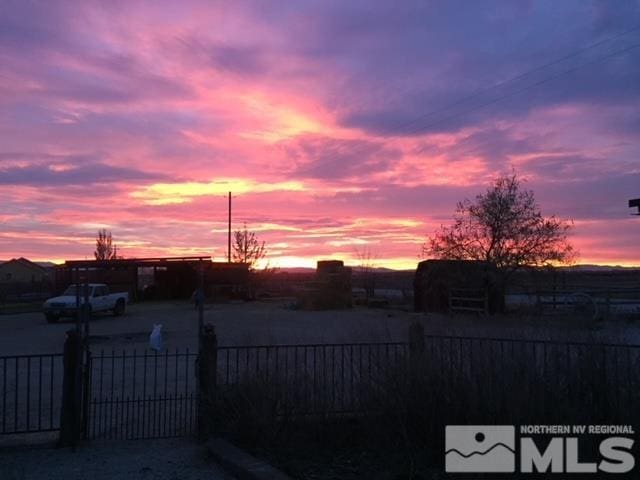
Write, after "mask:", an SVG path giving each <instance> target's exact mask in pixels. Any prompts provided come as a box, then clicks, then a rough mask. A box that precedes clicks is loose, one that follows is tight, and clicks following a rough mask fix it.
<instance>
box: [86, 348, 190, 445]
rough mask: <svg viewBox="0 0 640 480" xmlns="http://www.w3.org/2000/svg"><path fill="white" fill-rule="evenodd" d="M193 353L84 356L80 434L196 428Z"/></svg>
mask: <svg viewBox="0 0 640 480" xmlns="http://www.w3.org/2000/svg"><path fill="white" fill-rule="evenodd" d="M197 356H198V355H197V353H194V352H190V351H189V349H186V350H185V351H182V352H181V351H179V350H175V351H174V352H169V351H168V350H167V351H164V352H160V353H159V352H155V351H149V350H145V351H144V352H137V351H136V350H134V351H133V352H128V353H127V352H125V351H120V352H116V351H111V352H107V353H105V352H104V351H102V352H100V354H98V355H95V356H92V357H90V358H89V361H88V365H89V367H88V368H89V369H88V372H87V373H88V378H87V380H86V381H87V387H88V390H87V392H88V394H87V397H88V398H87V401H86V407H85V415H84V436H85V438H87V439H143V438H166V437H177V436H185V435H191V434H193V433H195V431H196V420H197V418H196V414H197V399H198V384H197V377H196V374H197V370H196V367H197V366H196V359H197Z"/></svg>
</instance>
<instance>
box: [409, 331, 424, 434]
mask: <svg viewBox="0 0 640 480" xmlns="http://www.w3.org/2000/svg"><path fill="white" fill-rule="evenodd" d="M425 361H426V355H425V337H424V326H423V325H422V324H421V323H419V322H413V323H412V324H411V325H409V398H408V401H407V414H408V416H409V418H408V421H409V423H408V424H409V425H411V424H412V423H413V422H415V420H416V419H418V418H420V409H421V408H424V407H425V405H424V402H423V401H421V400H423V399H421V394H422V393H423V392H422V388H421V385H424V384H425V382H426V381H427V380H426V379H425V378H423V377H424V372H425V371H426V369H425Z"/></svg>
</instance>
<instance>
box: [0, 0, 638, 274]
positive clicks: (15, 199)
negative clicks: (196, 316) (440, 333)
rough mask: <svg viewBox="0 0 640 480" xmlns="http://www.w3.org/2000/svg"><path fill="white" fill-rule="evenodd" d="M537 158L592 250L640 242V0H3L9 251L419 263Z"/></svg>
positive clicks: (560, 208) (538, 173)
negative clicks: (465, 207)
mask: <svg viewBox="0 0 640 480" xmlns="http://www.w3.org/2000/svg"><path fill="white" fill-rule="evenodd" d="M511 171H515V172H517V174H518V175H520V176H521V177H522V178H524V179H526V186H527V188H531V189H533V190H534V191H535V193H536V198H537V200H538V202H539V204H540V207H541V209H542V212H543V213H544V214H547V215H551V214H556V215H558V216H560V217H562V218H570V219H573V220H574V225H575V227H574V230H573V234H572V236H571V239H572V241H573V243H574V245H575V247H576V248H577V249H578V250H579V252H580V256H579V262H580V263H601V264H606V263H610V264H625V265H631V264H635V265H640V253H639V250H638V242H639V239H640V217H633V216H631V215H630V214H631V213H632V210H631V209H629V208H627V201H628V200H629V199H630V198H636V197H640V2H638V1H629V2H625V1H616V2H608V1H601V2H599V1H597V2H588V1H582V0H580V1H562V2H555V1H548V2H544V1H539V2H533V1H531V2H529V1H517V2H512V1H503V2H497V1H484V2H472V1H465V2H456V1H441V2H431V1H405V2H395V1H386V2H381V1H375V0H363V1H345V0H340V1H333V0H323V1H306V0H303V1H296V2H286V1H277V2H273V1H256V2H249V1H221V2H216V1H184V0H182V1H179V2H175V1H173V2H161V1H153V2H151V1H149V2H137V1H130V0H127V1H106V2H103V1H101V2H97V1H96V2H93V1H75V2H71V1H69V2H64V1H30V0H15V1H13V0H0V259H2V260H7V259H9V258H12V257H17V256H24V257H27V258H30V259H32V260H52V261H56V262H59V261H63V260H64V259H82V258H92V256H93V250H94V246H95V237H96V233H97V230H98V229H100V228H103V227H104V228H107V229H108V230H111V231H112V232H113V237H114V240H115V242H116V243H117V245H118V246H119V249H120V253H121V254H122V255H124V256H126V257H136V256H174V255H193V254H209V255H212V256H213V257H214V258H215V259H218V260H222V259H223V257H224V255H225V252H226V229H227V227H226V221H227V201H226V192H227V191H229V190H232V191H233V192H234V200H233V205H234V215H233V222H234V223H233V224H234V227H235V228H240V227H242V225H243V223H245V222H246V223H247V226H248V228H249V229H250V230H254V231H256V232H257V234H258V236H259V237H260V239H262V240H265V241H266V243H267V248H268V251H269V257H270V262H271V264H272V265H275V266H311V265H314V264H315V261H316V260H317V259H320V258H341V259H344V260H346V261H347V263H356V262H355V261H352V260H353V259H354V258H356V257H357V254H358V252H363V251H368V252H370V253H371V255H372V256H373V257H375V258H376V259H377V263H378V265H379V266H386V267H391V268H411V267H414V266H415V264H416V262H417V261H418V256H419V254H420V250H421V245H422V243H423V242H424V239H425V236H426V235H427V234H428V233H430V232H432V231H433V230H434V229H435V228H437V227H438V226H439V225H440V224H442V223H448V222H449V221H450V219H451V215H452V213H453V211H454V209H455V205H456V202H457V201H459V200H462V199H464V198H465V197H469V198H472V197H473V196H474V195H476V194H477V193H481V192H483V191H484V190H485V189H486V188H487V186H488V185H489V184H490V183H491V181H492V179H493V178H495V177H496V176H498V175H500V174H505V173H510V172H511Z"/></svg>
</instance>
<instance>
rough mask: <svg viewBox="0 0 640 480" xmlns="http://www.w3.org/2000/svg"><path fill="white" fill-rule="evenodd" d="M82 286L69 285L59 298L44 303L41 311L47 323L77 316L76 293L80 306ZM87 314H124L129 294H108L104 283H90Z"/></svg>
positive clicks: (82, 299)
mask: <svg viewBox="0 0 640 480" xmlns="http://www.w3.org/2000/svg"><path fill="white" fill-rule="evenodd" d="M84 287H85V286H84V285H75V284H73V285H69V287H67V289H66V290H65V291H64V293H63V294H62V295H61V296H59V297H54V298H50V299H48V300H47V301H46V302H44V305H43V311H44V316H45V318H46V319H47V322H49V323H54V322H57V321H58V319H59V318H60V317H74V316H76V315H77V313H78V312H77V305H76V301H77V299H76V293H79V297H80V305H83V304H84V299H85V291H84V290H85V289H84ZM88 299H89V307H88V309H89V314H91V313H94V312H106V311H112V312H113V315H122V314H123V313H124V312H125V309H126V305H127V302H128V301H129V294H128V293H127V292H120V293H109V287H108V286H107V285H105V284H104V283H90V284H89V285H88Z"/></svg>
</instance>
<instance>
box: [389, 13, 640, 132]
mask: <svg viewBox="0 0 640 480" xmlns="http://www.w3.org/2000/svg"><path fill="white" fill-rule="evenodd" d="M637 30H640V25H636V26H635V27H633V28H630V29H629V30H625V31H624V32H621V33H618V34H616V35H614V36H612V37H609V38H606V39H603V40H600V41H598V42H595V43H592V44H591V45H587V46H586V47H583V48H581V49H579V50H576V51H574V52H572V53H569V54H567V55H565V56H564V57H560V58H558V59H556V60H553V61H551V62H548V63H545V64H543V65H539V66H537V67H534V68H532V69H530V70H527V71H525V72H522V73H520V74H518V75H516V76H514V77H511V78H509V79H507V80H503V81H500V82H498V83H496V84H494V85H491V86H489V87H485V88H481V89H480V90H477V91H476V92H474V93H472V94H471V95H467V96H466V97H463V98H461V99H459V100H456V101H455V102H452V103H450V104H447V105H445V106H444V107H441V108H438V109H435V110H432V111H430V112H427V113H425V114H423V115H421V116H420V117H418V118H416V119H414V120H411V121H409V122H405V123H403V124H400V125H399V126H398V127H397V128H399V129H402V128H404V127H407V126H410V125H413V124H416V123H418V122H419V121H421V120H424V119H426V118H429V117H431V116H433V115H435V114H437V113H442V112H445V111H447V110H450V109H451V108H453V107H456V106H458V105H461V104H463V103H465V102H467V101H469V100H473V99H474V98H477V97H478V96H480V95H482V94H484V93H487V92H489V91H491V90H494V89H496V88H498V87H501V86H504V85H506V84H509V83H512V82H515V81H517V80H520V79H522V78H525V77H526V76H528V75H531V74H532V73H535V72H539V71H540V70H544V69H545V68H548V67H551V66H553V65H557V64H559V63H562V62H564V61H566V60H569V59H571V58H573V57H577V56H578V55H580V54H582V53H584V52H586V51H589V50H592V49H594V48H596V47H599V46H600V45H603V44H605V43H608V42H611V41H613V40H617V39H618V38H620V37H623V36H625V35H628V34H630V33H632V32H635V31H637ZM392 128H395V127H392ZM408 133H415V132H414V131H412V130H410V131H409V132H408Z"/></svg>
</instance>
